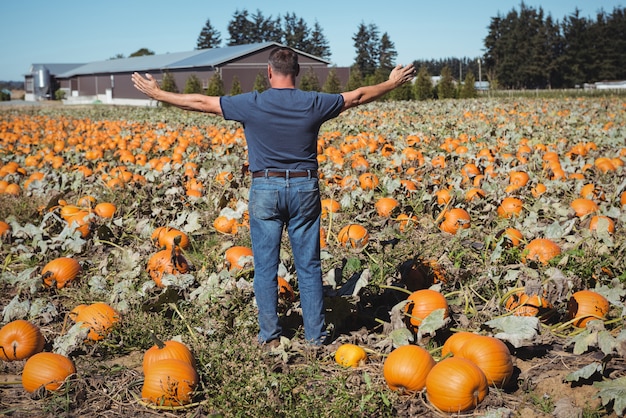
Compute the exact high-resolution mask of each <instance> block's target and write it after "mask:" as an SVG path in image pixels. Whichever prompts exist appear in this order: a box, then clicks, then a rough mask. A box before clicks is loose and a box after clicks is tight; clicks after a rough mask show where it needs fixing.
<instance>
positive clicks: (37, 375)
mask: <svg viewBox="0 0 626 418" xmlns="http://www.w3.org/2000/svg"><path fill="white" fill-rule="evenodd" d="M74 373H76V367H75V366H74V362H73V361H72V360H71V359H69V358H68V357H66V356H64V355H61V354H57V353H47V352H42V353H37V354H35V355H33V356H32V357H30V358H29V359H28V360H26V363H25V364H24V369H23V370H22V386H23V387H24V389H25V390H26V391H27V392H29V393H33V392H35V391H36V390H37V389H39V388H40V387H42V386H43V387H45V388H46V390H50V391H55V390H57V389H59V388H60V387H61V385H62V384H63V382H64V381H65V379H67V378H68V377H69V376H70V375H72V374H74Z"/></svg>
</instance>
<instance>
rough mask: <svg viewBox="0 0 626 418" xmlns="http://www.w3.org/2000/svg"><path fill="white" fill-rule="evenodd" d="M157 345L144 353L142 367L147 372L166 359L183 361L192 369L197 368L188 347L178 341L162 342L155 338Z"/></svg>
mask: <svg viewBox="0 0 626 418" xmlns="http://www.w3.org/2000/svg"><path fill="white" fill-rule="evenodd" d="M153 340H154V341H155V344H154V345H153V346H152V347H150V348H149V349H147V350H146V351H145V352H144V353H143V361H142V367H143V372H144V373H146V371H147V370H148V369H149V368H150V367H151V366H152V365H153V364H154V363H156V362H157V361H161V360H165V359H176V360H181V361H183V362H185V363H187V364H189V365H190V366H192V367H195V366H196V360H195V358H194V356H193V354H192V353H191V350H190V349H189V347H187V345H185V344H183V343H181V342H179V341H176V340H167V341H160V340H158V339H157V338H156V337H154V336H153Z"/></svg>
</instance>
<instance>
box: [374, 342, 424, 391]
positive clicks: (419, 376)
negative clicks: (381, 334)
mask: <svg viewBox="0 0 626 418" xmlns="http://www.w3.org/2000/svg"><path fill="white" fill-rule="evenodd" d="M434 366H435V360H434V359H433V357H432V356H431V355H430V353H429V352H428V351H426V350H425V349H423V348H422V347H420V346H417V345H412V344H409V345H402V346H400V347H398V348H396V349H394V350H393V351H392V352H391V353H389V355H388V356H387V358H386V359H385V362H384V363H383V376H384V378H385V382H387V385H388V386H389V388H390V389H391V390H395V391H402V392H404V391H408V392H417V391H420V390H422V389H423V388H424V386H425V385H426V377H427V376H428V374H429V372H430V371H431V370H432V368H433V367H434Z"/></svg>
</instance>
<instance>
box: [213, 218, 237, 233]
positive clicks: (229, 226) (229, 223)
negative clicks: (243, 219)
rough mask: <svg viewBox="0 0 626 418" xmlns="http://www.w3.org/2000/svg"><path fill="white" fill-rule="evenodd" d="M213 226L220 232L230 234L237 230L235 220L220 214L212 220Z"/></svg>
mask: <svg viewBox="0 0 626 418" xmlns="http://www.w3.org/2000/svg"><path fill="white" fill-rule="evenodd" d="M213 228H215V230H216V231H218V232H221V233H222V234H227V235H231V234H234V233H236V232H237V220H236V219H235V218H229V217H227V216H224V215H220V216H218V217H217V218H215V220H214V221H213Z"/></svg>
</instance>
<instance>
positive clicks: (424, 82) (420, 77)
mask: <svg viewBox="0 0 626 418" xmlns="http://www.w3.org/2000/svg"><path fill="white" fill-rule="evenodd" d="M413 96H414V97H415V98H416V99H417V100H427V99H432V98H433V82H432V79H431V76H430V74H429V73H428V70H427V69H426V66H421V67H420V69H419V71H418V72H417V77H416V79H415V83H414V84H413Z"/></svg>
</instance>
